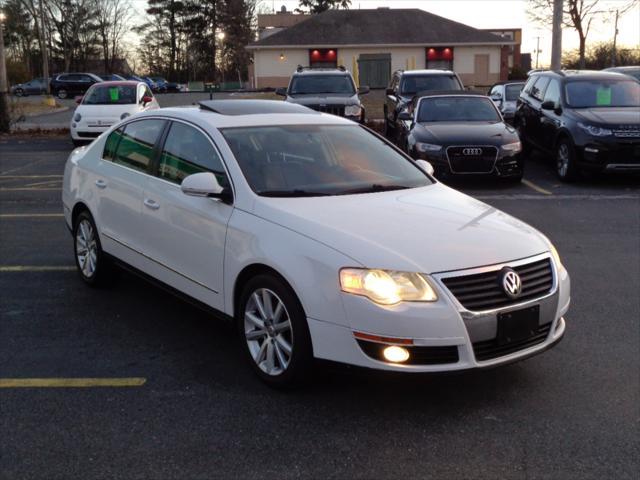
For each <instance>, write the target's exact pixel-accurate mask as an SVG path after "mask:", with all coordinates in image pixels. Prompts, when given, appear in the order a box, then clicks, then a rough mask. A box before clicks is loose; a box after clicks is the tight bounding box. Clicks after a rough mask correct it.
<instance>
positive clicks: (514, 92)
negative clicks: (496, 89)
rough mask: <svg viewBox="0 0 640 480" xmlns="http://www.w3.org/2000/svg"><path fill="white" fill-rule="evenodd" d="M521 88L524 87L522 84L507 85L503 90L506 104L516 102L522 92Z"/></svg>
mask: <svg viewBox="0 0 640 480" xmlns="http://www.w3.org/2000/svg"><path fill="white" fill-rule="evenodd" d="M522 87H524V83H516V84H513V85H507V86H506V87H505V90H506V95H505V96H506V98H505V100H506V101H507V102H515V101H516V100H518V97H519V96H520V92H521V91H522Z"/></svg>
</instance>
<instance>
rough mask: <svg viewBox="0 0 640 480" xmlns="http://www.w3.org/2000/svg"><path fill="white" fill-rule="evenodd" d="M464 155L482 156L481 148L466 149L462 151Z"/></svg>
mask: <svg viewBox="0 0 640 480" xmlns="http://www.w3.org/2000/svg"><path fill="white" fill-rule="evenodd" d="M462 154H463V155H482V149H481V148H465V149H463V150H462Z"/></svg>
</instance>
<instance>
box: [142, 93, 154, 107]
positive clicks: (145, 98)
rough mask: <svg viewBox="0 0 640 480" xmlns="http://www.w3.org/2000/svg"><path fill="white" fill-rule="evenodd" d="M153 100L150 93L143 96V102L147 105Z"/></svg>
mask: <svg viewBox="0 0 640 480" xmlns="http://www.w3.org/2000/svg"><path fill="white" fill-rule="evenodd" d="M152 101H153V97H150V96H148V95H145V96H144V97H142V104H143V105H146V104H147V103H151V102H152Z"/></svg>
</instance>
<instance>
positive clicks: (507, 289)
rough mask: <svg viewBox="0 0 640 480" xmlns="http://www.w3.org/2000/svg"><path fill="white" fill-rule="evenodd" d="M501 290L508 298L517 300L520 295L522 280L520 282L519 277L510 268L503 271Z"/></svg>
mask: <svg viewBox="0 0 640 480" xmlns="http://www.w3.org/2000/svg"><path fill="white" fill-rule="evenodd" d="M502 289H503V290H504V293H506V294H507V296H508V297H510V298H518V297H519V296H520V293H522V280H520V275H518V274H517V273H516V272H515V271H514V270H512V269H510V268H505V269H503V273H502Z"/></svg>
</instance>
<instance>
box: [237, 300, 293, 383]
mask: <svg viewBox="0 0 640 480" xmlns="http://www.w3.org/2000/svg"><path fill="white" fill-rule="evenodd" d="M244 335H245V339H246V342H247V346H248V348H249V353H250V354H251V357H252V358H253V361H254V362H255V363H256V365H257V366H258V367H259V368H260V370H262V371H263V372H264V373H266V374H267V375H270V376H277V375H280V374H282V373H283V372H284V371H286V370H287V368H288V366H289V363H290V362H291V356H292V354H293V330H292V326H291V318H290V317H289V313H288V312H287V309H286V307H285V305H284V303H283V302H282V300H281V299H280V298H279V297H278V295H276V294H275V293H274V292H273V291H272V290H269V289H267V288H259V289H257V290H255V291H254V292H253V293H252V294H251V296H250V297H249V300H248V301H247V304H246V306H245V310H244Z"/></svg>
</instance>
